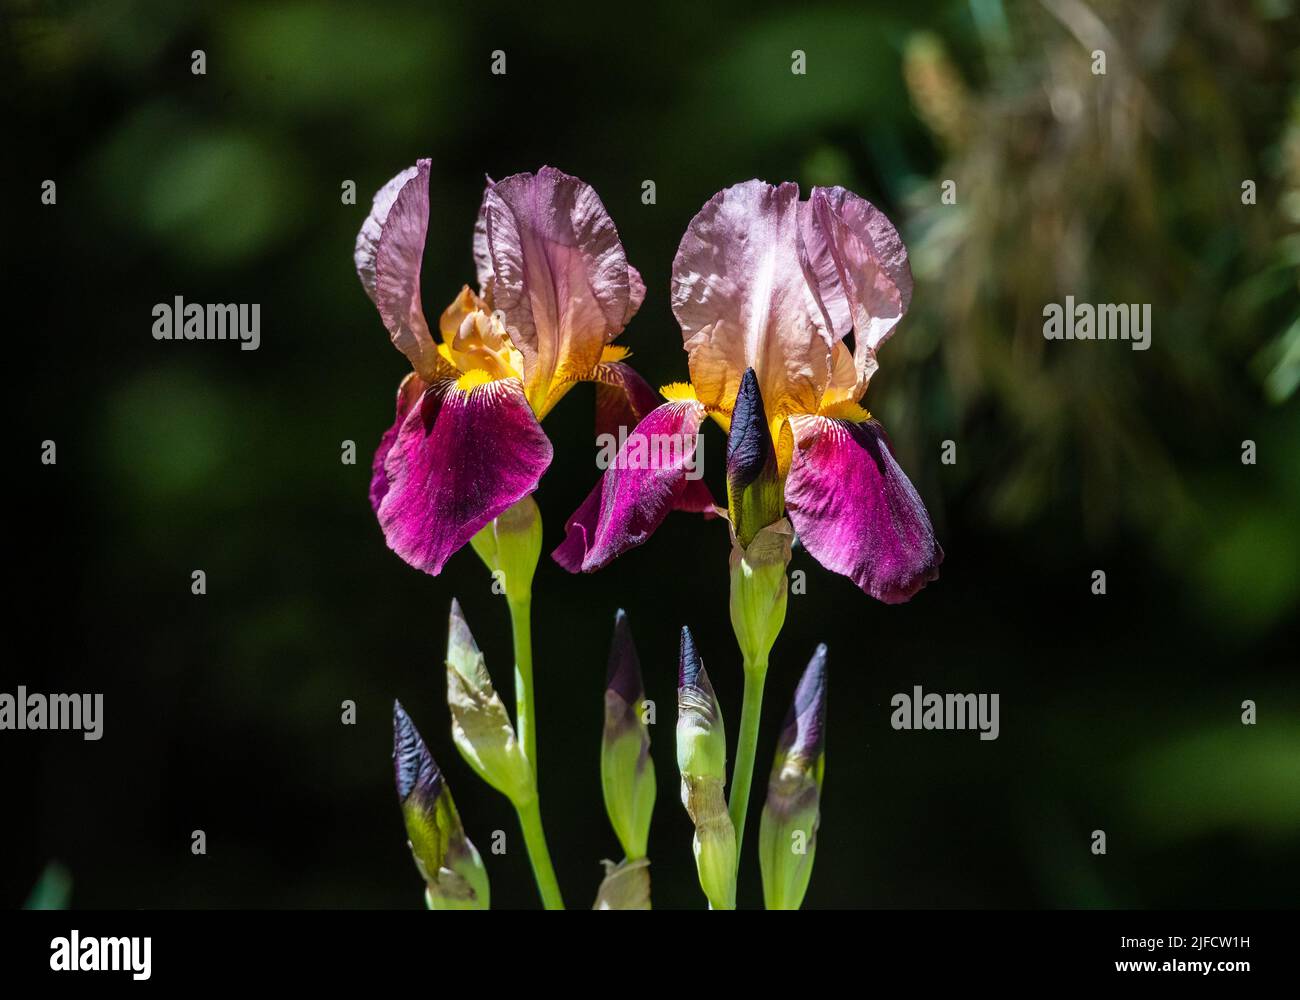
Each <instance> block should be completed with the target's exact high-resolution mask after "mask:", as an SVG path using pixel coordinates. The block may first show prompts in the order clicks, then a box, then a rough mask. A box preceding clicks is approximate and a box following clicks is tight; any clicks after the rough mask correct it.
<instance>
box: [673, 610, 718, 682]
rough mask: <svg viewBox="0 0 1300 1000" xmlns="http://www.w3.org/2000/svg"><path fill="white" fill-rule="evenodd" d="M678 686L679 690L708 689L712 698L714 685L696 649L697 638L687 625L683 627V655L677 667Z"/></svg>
mask: <svg viewBox="0 0 1300 1000" xmlns="http://www.w3.org/2000/svg"><path fill="white" fill-rule="evenodd" d="M677 686H678V687H679V688H685V687H698V688H702V689H706V690H707V691H708V693H709V695H710V697H712V695H713V685H712V684H710V683H709V675H708V674H706V673H705V672H704V661H703V660H701V659H700V654H699V652H697V651H696V649H695V636H693V635H691V630H690V629H689V628H687V627H686V626H685V625H683V626H682V643H681V654H680V658H679V660H678V665H677Z"/></svg>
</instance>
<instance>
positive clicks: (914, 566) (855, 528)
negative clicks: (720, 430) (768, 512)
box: [785, 416, 943, 604]
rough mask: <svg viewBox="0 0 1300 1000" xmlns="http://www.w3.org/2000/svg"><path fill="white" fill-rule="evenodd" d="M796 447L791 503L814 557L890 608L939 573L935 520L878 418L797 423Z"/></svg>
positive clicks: (801, 537)
mask: <svg viewBox="0 0 1300 1000" xmlns="http://www.w3.org/2000/svg"><path fill="white" fill-rule="evenodd" d="M791 423H792V425H793V427H794V433H795V440H796V442H797V446H796V448H795V455H794V461H793V464H792V465H791V467H790V475H789V477H788V478H787V479H786V486H785V502H786V509H787V511H788V512H789V515H790V520H791V521H792V522H793V523H794V527H795V532H796V533H797V534H798V536H799V540H800V541H801V542H802V543H803V545H804V547H805V548H806V549H807V550H808V551H809V552H810V553H811V554H812V556H813V558H814V559H816V560H817V561H818V562H819V563H821V564H822V565H823V566H825V567H826V568H827V569H829V570H833V571H835V572H836V573H842V574H843V575H844V576H847V577H849V578H850V579H851V580H852V581H853V582H854V583H856V584H857V585H858V586H859V587H860V588H861V589H862V590H864V591H865V592H866V593H868V594H870V595H871V596H872V597H875V598H876V599H878V600H881V601H884V602H885V603H887V604H898V603H901V602H903V601H906V600H908V599H909V598H911V597H912V596H913V595H914V594H915V593H916V592H917V591H918V590H920V589H921V588H922V587H924V586H925V585H926V583H928V582H929V581H931V580H934V579H936V578H937V577H938V576H939V564H940V563H941V562H943V549H941V548H940V547H939V545H938V543H937V542H936V541H935V538H934V529H933V528H932V527H931V525H930V515H929V514H928V513H926V510H925V505H924V504H923V503H922V502H921V498H920V496H918V495H917V492H916V489H915V487H913V486H912V484H911V482H910V481H909V480H908V478H907V476H906V475H905V474H904V472H903V470H902V469H901V468H900V467H899V465H898V462H897V461H895V459H894V454H893V451H892V450H891V448H890V445H889V440H888V438H887V437H886V436H885V432H884V430H883V429H882V428H881V426H880V424H879V423H877V422H876V421H875V420H865V421H861V422H854V421H851V420H841V419H833V418H830V417H811V416H803V417H796V418H794V419H793V420H792V421H791Z"/></svg>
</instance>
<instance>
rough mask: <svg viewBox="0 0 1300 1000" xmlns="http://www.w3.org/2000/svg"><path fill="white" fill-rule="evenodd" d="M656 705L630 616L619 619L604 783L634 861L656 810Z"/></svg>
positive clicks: (613, 820) (612, 653)
mask: <svg viewBox="0 0 1300 1000" xmlns="http://www.w3.org/2000/svg"><path fill="white" fill-rule="evenodd" d="M653 713H654V706H653V705H652V704H650V703H649V702H647V701H646V700H645V692H644V689H643V686H642V682H641V664H640V661H639V659H638V657H637V655H636V646H635V645H634V644H633V642H632V629H631V628H630V627H629V625H628V622H627V615H626V614H625V613H624V612H623V611H622V610H620V611H619V612H618V614H617V615H616V616H615V618H614V639H613V641H612V642H611V643H610V648H609V673H608V680H607V682H606V687H605V730H604V734H603V736H602V738H601V744H600V782H601V790H602V791H603V793H604V797H605V813H606V815H608V816H609V822H610V825H611V826H613V827H614V832H615V834H616V835H617V836H618V840H619V843H620V844H622V845H623V852H624V854H625V856H626V857H627V858H628V860H629V861H636V860H638V859H641V858H644V857H645V854H646V843H647V839H648V837H649V836H650V816H651V813H652V812H653V811H654V805H655V766H654V762H653V761H652V760H651V759H650V730H649V726H648V725H647V723H648V722H652V721H653V719H654V716H653Z"/></svg>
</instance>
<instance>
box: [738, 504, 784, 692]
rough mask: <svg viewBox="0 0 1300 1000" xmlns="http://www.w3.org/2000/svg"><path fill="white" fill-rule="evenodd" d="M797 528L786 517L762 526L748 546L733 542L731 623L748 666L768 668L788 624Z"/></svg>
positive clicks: (759, 668)
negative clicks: (792, 552)
mask: <svg viewBox="0 0 1300 1000" xmlns="http://www.w3.org/2000/svg"><path fill="white" fill-rule="evenodd" d="M793 538H794V531H793V529H792V528H791V527H790V522H789V521H788V520H787V519H786V518H784V517H783V518H781V519H780V520H779V521H777V522H776V523H775V524H771V525H768V526H767V527H765V528H762V529H760V530H759V532H758V534H756V535H755V536H754V539H753V541H752V542H750V544H749V545H748V546H747V547H743V548H742V547H741V545H740V542H739V539H737V540H736V541H734V542H733V543H732V546H731V627H732V628H733V629H734V630H735V633H736V642H737V643H738V644H739V645H740V652H741V654H742V655H743V656H744V658H745V668H746V669H747V670H749V669H755V670H759V671H763V670H766V669H767V657H768V654H770V653H771V652H772V646H773V644H775V642H776V637H777V636H778V635H780V634H781V626H782V625H784V624H785V605H786V594H787V585H786V577H785V568H786V566H788V565H789V564H790V546H791V542H792V540H793Z"/></svg>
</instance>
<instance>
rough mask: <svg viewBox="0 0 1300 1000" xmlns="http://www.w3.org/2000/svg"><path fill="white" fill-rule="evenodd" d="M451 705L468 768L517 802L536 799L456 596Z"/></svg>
mask: <svg viewBox="0 0 1300 1000" xmlns="http://www.w3.org/2000/svg"><path fill="white" fill-rule="evenodd" d="M447 705H448V706H449V707H450V708H451V735H452V739H454V740H455V741H456V748H457V749H458V750H460V755H461V756H462V757H464V758H465V760H466V761H467V762H468V763H469V766H470V767H472V768H473V769H474V770H475V771H477V772H478V774H479V776H480V777H481V778H482V779H483V780H484V781H486V782H487V783H488V784H489V785H491V786H492V787H493V788H495V789H496V790H497V791H499V792H501V793H503V794H504V795H505V796H506V798H508V799H510V801H511V802H513V803H514V804H515V805H519V804H520V803H521V802H527V801H528V800H529V799H531V798H532V797H533V796H534V794H535V792H534V786H533V770H532V767H531V766H530V765H529V763H528V760H527V758H526V757H525V756H524V751H523V748H522V747H521V746H520V745H519V741H518V740H517V739H516V738H515V729H514V726H512V725H511V724H510V716H509V715H507V714H506V707H505V705H504V704H502V702H501V697H500V695H498V694H497V693H496V690H495V689H494V688H493V687H492V679H491V678H490V677H489V676H488V672H487V665H486V663H485V662H484V660H483V654H482V653H481V652H480V651H479V648H478V644H477V643H476V642H475V641H474V636H473V634H471V632H470V630H469V625H467V624H466V623H465V616H464V615H463V614H462V613H461V610H460V604H459V602H457V601H455V600H453V601H452V602H451V623H450V628H449V631H448V634H447Z"/></svg>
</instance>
